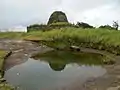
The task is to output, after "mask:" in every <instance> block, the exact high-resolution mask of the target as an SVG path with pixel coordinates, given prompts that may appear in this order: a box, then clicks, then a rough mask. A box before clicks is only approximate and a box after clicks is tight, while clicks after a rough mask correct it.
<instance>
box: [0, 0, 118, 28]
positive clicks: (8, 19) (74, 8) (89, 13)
mask: <svg viewBox="0 0 120 90" xmlns="http://www.w3.org/2000/svg"><path fill="white" fill-rule="evenodd" d="M119 4H120V2H119V0H50V1H48V0H0V12H2V13H1V14H0V28H9V27H14V26H17V25H28V24H32V23H46V22H47V21H48V18H49V16H50V14H51V13H52V12H53V11H55V10H62V11H64V12H65V13H66V14H67V16H68V19H69V21H70V22H76V21H85V22H88V23H90V24H93V25H99V24H111V23H112V21H113V20H119V21H120V16H119V15H120V10H119V8H120V7H119Z"/></svg>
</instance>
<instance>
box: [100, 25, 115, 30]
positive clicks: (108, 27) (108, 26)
mask: <svg viewBox="0 0 120 90" xmlns="http://www.w3.org/2000/svg"><path fill="white" fill-rule="evenodd" d="M99 28H102V29H110V30H113V29H115V28H114V27H112V26H110V25H101V26H100V27H99Z"/></svg>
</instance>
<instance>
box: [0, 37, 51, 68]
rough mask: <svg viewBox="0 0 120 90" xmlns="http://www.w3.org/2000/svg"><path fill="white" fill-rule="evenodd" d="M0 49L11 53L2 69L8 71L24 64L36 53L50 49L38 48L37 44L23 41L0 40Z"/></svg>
mask: <svg viewBox="0 0 120 90" xmlns="http://www.w3.org/2000/svg"><path fill="white" fill-rule="evenodd" d="M0 49H1V50H6V51H11V52H12V54H11V55H10V56H9V57H8V58H7V59H6V61H5V65H4V69H5V70H7V69H10V68H11V67H13V66H15V65H17V64H21V63H24V62H26V60H28V58H29V57H31V55H33V54H36V53H38V52H39V53H40V52H41V53H42V52H44V51H46V50H50V48H48V47H45V46H42V45H41V46H39V45H38V44H37V43H34V42H31V41H23V40H8V39H7V40H6V39H1V40H0Z"/></svg>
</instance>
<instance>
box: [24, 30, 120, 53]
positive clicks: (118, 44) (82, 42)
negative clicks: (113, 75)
mask: <svg viewBox="0 0 120 90" xmlns="http://www.w3.org/2000/svg"><path fill="white" fill-rule="evenodd" d="M24 39H26V40H38V41H39V40H40V41H41V40H43V41H47V43H46V44H47V45H48V46H51V47H58V48H61V47H62V48H63V47H68V46H71V45H75V46H79V47H87V48H94V49H99V50H106V51H109V52H111V53H114V54H120V31H115V30H107V29H82V28H63V29H58V30H57V29H55V30H51V31H46V32H42V31H39V32H37V31H36V32H34V31H33V32H29V33H27V34H26V35H25V38H24ZM44 43H45V42H44Z"/></svg>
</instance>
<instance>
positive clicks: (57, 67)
mask: <svg viewBox="0 0 120 90" xmlns="http://www.w3.org/2000/svg"><path fill="white" fill-rule="evenodd" d="M49 66H50V67H51V69H52V70H54V71H62V70H64V69H65V66H66V64H64V63H49Z"/></svg>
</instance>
